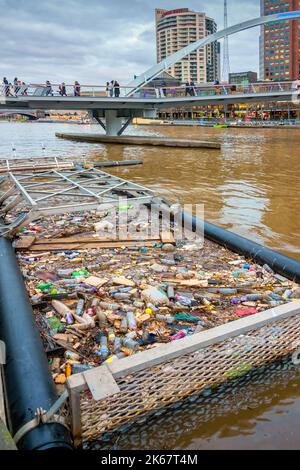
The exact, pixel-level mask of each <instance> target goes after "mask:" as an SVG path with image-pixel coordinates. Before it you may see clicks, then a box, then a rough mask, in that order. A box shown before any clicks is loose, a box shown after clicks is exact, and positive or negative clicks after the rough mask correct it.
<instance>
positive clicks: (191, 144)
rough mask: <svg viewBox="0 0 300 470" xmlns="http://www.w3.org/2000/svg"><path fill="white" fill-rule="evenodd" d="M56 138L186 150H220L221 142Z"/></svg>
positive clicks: (86, 136) (95, 136)
mask: <svg viewBox="0 0 300 470" xmlns="http://www.w3.org/2000/svg"><path fill="white" fill-rule="evenodd" d="M55 135H56V137H59V138H61V139H67V140H75V141H78V142H91V143H99V144H122V145H126V144H127V145H154V146H158V147H185V148H206V149H220V148H221V144H220V143H219V142H204V141H201V140H188V139H170V138H166V137H152V136H135V135H133V136H131V135H130V136H129V135H126V136H108V135H102V134H83V133H82V134H73V133H72V134H65V133H62V132H57V133H56V134H55Z"/></svg>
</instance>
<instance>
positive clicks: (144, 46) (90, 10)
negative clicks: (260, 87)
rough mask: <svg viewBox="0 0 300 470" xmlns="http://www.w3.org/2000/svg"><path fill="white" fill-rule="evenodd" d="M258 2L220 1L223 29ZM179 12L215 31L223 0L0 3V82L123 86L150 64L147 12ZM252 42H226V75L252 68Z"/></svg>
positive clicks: (255, 58) (249, 37)
mask: <svg viewBox="0 0 300 470" xmlns="http://www.w3.org/2000/svg"><path fill="white" fill-rule="evenodd" d="M259 3H260V2H259V0H228V4H229V25H230V24H235V23H238V22H240V21H245V20H247V19H251V18H254V17H258V16H259V15H260V9H259ZM181 7H182V8H190V9H193V10H198V11H204V12H206V13H207V14H208V15H209V16H212V17H213V18H215V20H216V21H217V23H218V29H223V0H181V1H175V0H17V1H12V0H0V79H2V77H3V76H7V77H8V78H9V80H13V78H14V77H15V76H17V77H19V78H21V79H22V80H24V81H25V82H27V83H28V82H37V81H38V82H41V81H44V80H46V79H48V80H51V81H52V82H53V83H55V82H56V83H59V82H61V81H65V82H68V83H73V81H74V80H79V81H80V82H81V83H87V84H103V83H104V82H106V81H107V80H111V79H113V78H114V79H117V80H119V81H120V82H121V83H122V84H125V83H127V82H128V81H130V80H131V79H132V78H133V75H134V74H136V75H138V74H139V73H142V72H143V71H144V70H146V69H147V68H148V67H150V66H152V65H153V64H154V63H155V61H156V55H155V22H154V9H155V8H166V9H173V8H181ZM258 38H259V29H258V28H256V29H252V30H249V31H246V32H243V33H240V34H237V35H235V36H232V37H231V38H230V40H229V41H230V55H231V71H232V72H239V71H246V70H254V71H257V70H258V66H259V39H258Z"/></svg>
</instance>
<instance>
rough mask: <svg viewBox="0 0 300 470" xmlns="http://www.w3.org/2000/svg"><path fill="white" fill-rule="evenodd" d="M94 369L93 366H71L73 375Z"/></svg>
mask: <svg viewBox="0 0 300 470" xmlns="http://www.w3.org/2000/svg"><path fill="white" fill-rule="evenodd" d="M91 369H94V366H90V365H88V364H72V373H73V374H80V373H82V372H85V371H87V370H91Z"/></svg>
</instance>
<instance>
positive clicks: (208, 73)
mask: <svg viewBox="0 0 300 470" xmlns="http://www.w3.org/2000/svg"><path fill="white" fill-rule="evenodd" d="M155 16H156V47H157V62H161V61H163V60H164V59H165V58H166V57H168V56H170V55H171V54H174V53H175V52H177V51H178V50H180V49H182V48H183V47H185V46H187V45H189V44H190V43H192V42H195V41H198V40H199V39H203V38H205V37H206V36H208V35H209V34H214V33H215V32H216V31H217V25H216V23H215V21H214V20H213V19H212V18H209V17H208V16H206V14H205V13H199V12H195V11H190V10H189V9H188V8H181V9H177V10H161V9H156V10H155ZM167 71H168V73H170V74H171V75H173V76H174V77H176V78H177V79H178V80H180V81H182V82H187V81H194V82H195V83H197V82H198V83H199V82H212V81H214V80H216V79H217V78H219V77H220V44H219V43H218V42H214V43H212V44H210V45H208V46H206V47H204V48H201V49H198V50H196V51H194V52H192V53H191V54H189V55H188V56H187V57H185V58H184V59H183V60H181V61H180V62H178V63H176V64H174V65H173V66H172V67H169V68H168V70H167Z"/></svg>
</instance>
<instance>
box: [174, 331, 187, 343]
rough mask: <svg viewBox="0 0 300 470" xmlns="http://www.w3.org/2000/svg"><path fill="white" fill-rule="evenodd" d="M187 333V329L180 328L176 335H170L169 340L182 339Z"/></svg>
mask: <svg viewBox="0 0 300 470" xmlns="http://www.w3.org/2000/svg"><path fill="white" fill-rule="evenodd" d="M187 334H188V332H187V330H181V331H179V332H178V333H176V335H173V336H171V337H170V340H171V341H176V340H178V339H183V338H185V337H186V336H187Z"/></svg>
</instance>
